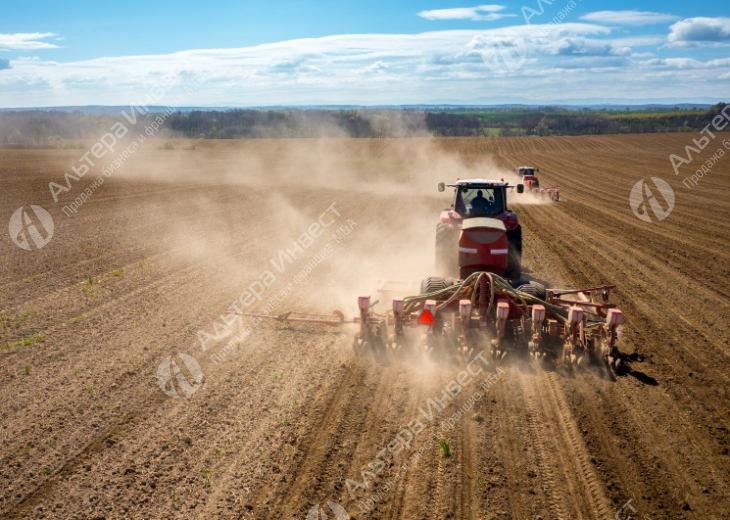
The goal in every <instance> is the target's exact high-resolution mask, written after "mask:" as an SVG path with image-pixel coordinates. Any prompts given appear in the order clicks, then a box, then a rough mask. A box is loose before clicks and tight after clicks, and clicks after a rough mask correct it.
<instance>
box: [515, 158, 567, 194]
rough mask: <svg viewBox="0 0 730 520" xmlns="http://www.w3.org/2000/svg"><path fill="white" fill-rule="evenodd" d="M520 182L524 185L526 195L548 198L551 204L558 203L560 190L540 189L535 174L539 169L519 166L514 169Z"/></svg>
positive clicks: (538, 180) (556, 188)
mask: <svg viewBox="0 0 730 520" xmlns="http://www.w3.org/2000/svg"><path fill="white" fill-rule="evenodd" d="M516 171H517V175H519V177H520V180H521V181H522V182H523V183H524V184H525V187H526V188H527V192H528V193H532V194H534V195H538V196H540V197H543V198H545V197H550V200H552V201H553V202H560V188H558V187H555V188H540V179H538V178H537V175H536V174H537V172H539V171H540V168H534V167H532V166H520V167H519V168H517V169H516Z"/></svg>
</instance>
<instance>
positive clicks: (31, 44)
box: [0, 33, 58, 51]
mask: <svg viewBox="0 0 730 520" xmlns="http://www.w3.org/2000/svg"><path fill="white" fill-rule="evenodd" d="M51 36H55V34H54V33H16V34H0V51H35V50H38V49H58V45H54V44H52V43H47V42H41V41H38V40H42V39H43V38H50V37H51Z"/></svg>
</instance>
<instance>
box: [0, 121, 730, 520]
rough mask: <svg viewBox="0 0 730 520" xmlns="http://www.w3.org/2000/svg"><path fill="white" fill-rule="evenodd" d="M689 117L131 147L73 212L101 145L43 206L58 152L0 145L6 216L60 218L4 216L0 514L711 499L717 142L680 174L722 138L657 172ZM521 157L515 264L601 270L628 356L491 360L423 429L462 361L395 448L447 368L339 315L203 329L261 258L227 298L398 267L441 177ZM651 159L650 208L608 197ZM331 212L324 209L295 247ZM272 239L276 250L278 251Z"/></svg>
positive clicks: (422, 253) (537, 273)
mask: <svg viewBox="0 0 730 520" xmlns="http://www.w3.org/2000/svg"><path fill="white" fill-rule="evenodd" d="M691 137H692V136H689V134H671V135H638V136H637V135H630V136H600V137H575V138H539V139H538V138H530V139H528V138H524V139H522V138H506V139H444V140H438V139H432V140H426V139H413V140H408V139H403V140H350V141H348V140H318V141H309V140H292V141H278V140H260V141H200V142H196V143H195V144H196V149H195V150H194V151H188V150H176V151H168V150H156V149H153V147H147V148H143V149H141V150H139V151H137V152H136V153H135V154H134V155H133V156H132V157H131V158H130V159H129V160H128V162H126V163H125V164H124V165H123V166H122V167H121V168H120V169H119V170H118V171H116V172H115V173H114V174H113V175H112V176H111V177H109V178H104V179H105V182H104V184H102V185H101V186H99V187H98V188H97V189H96V190H95V191H94V192H93V193H92V194H91V195H90V196H88V200H87V201H86V202H84V203H83V204H82V205H81V206H79V207H78V209H77V213H72V214H71V216H66V214H64V212H63V211H62V208H63V206H64V205H68V204H70V203H71V202H72V201H73V200H74V199H75V198H76V197H80V196H81V193H82V192H83V191H84V190H85V189H87V187H88V186H90V185H91V183H92V182H93V179H92V176H93V177H94V178H95V177H96V175H99V174H100V170H96V171H98V173H96V174H93V173H90V174H87V176H86V177H84V178H83V179H81V180H80V181H73V180H71V181H70V183H71V184H70V185H71V187H70V190H69V192H68V193H62V194H61V196H60V198H59V202H58V203H54V202H53V198H52V196H51V194H50V191H49V187H48V184H49V182H57V183H59V184H63V185H64V186H66V183H65V181H64V180H63V174H64V172H70V171H71V170H70V166H71V165H74V164H77V161H78V157H77V156H79V155H81V154H79V152H78V151H66V150H64V151H60V150H59V151H9V150H5V151H0V179H2V181H1V182H2V190H1V191H0V208H1V211H0V214H1V215H2V219H0V220H1V221H2V222H8V221H9V220H10V218H11V216H12V215H13V213H14V212H15V211H16V210H17V209H18V208H19V207H21V206H29V205H31V204H33V205H38V206H42V207H44V208H45V209H46V210H47V211H48V212H49V213H50V214H51V216H52V217H53V220H54V223H55V229H54V234H53V238H52V239H51V241H50V242H49V243H48V244H47V245H46V246H45V247H43V248H42V249H39V250H37V249H35V248H34V250H32V251H26V250H23V249H21V248H19V247H17V246H16V245H15V244H14V243H13V242H12V241H11V239H10V237H9V236H8V235H7V234H6V235H4V238H3V240H2V259H3V261H2V264H1V265H0V287H1V289H0V315H1V316H0V335H1V336H2V343H0V517H2V518H8V519H20V518H24V519H102V518H105V519H116V518H120V519H121V518H130V519H143V518H154V519H168V518H180V519H189V518H190V519H192V518H195V519H201V520H203V519H238V518H246V519H249V518H250V519H254V518H255V519H304V518H306V517H307V514H308V513H309V512H310V510H312V508H313V507H315V506H316V505H317V504H322V506H323V507H324V508H325V510H326V511H327V513H328V514H330V510H329V506H327V505H326V504H327V502H333V503H336V504H340V505H341V506H343V507H344V508H345V509H346V510H347V511H348V513H349V515H350V516H351V517H352V518H358V519H368V518H372V519H396V518H398V519H401V518H402V519H434V520H435V519H446V518H452V519H457V520H467V519H473V520H477V519H519V520H524V519H530V520H534V519H537V518H542V519H544V520H549V519H555V520H558V519H566V520H567V519H599V520H607V519H609V518H614V515H615V514H616V512H617V510H618V509H619V508H620V507H622V506H623V505H624V504H626V502H628V501H629V500H631V506H632V507H633V508H634V509H635V510H636V512H632V510H631V509H629V508H627V509H626V510H625V511H624V512H623V513H621V514H620V515H619V517H620V518H626V517H628V516H629V514H631V516H633V517H634V518H644V517H647V518H651V519H653V520H657V519H685V518H686V519H694V518H696V519H702V520H707V519H718V520H719V519H727V518H730V451H729V450H730V395H729V388H730V370H728V366H730V340H729V339H728V338H729V337H730V336H729V331H728V324H729V323H730V304H729V301H730V299H729V298H730V266H729V260H730V191H729V190H730V158H728V157H725V158H724V159H721V160H720V161H719V162H718V163H717V164H716V165H715V166H714V167H713V168H712V171H711V173H710V174H708V175H706V176H705V177H703V178H702V179H700V181H699V185H697V186H694V185H693V186H692V189H688V188H686V187H685V186H684V185H683V184H682V180H683V179H684V178H685V177H688V176H689V175H691V174H692V173H694V171H695V170H696V169H698V168H699V167H700V166H701V162H700V161H703V160H705V161H706V160H708V159H709V158H710V157H711V156H712V154H713V153H714V152H715V151H716V149H717V147H715V149H714V150H713V151H712V152H710V147H708V149H707V151H706V152H704V154H703V156H702V157H701V158H699V159H695V161H694V162H693V163H692V165H691V166H692V167H691V168H690V167H687V168H686V171H683V175H679V176H675V175H674V172H673V170H672V167H671V164H670V162H669V155H670V154H672V153H675V154H681V153H682V152H683V150H684V147H685V146H686V145H687V144H691ZM182 144H187V143H182ZM523 164H527V165H534V166H538V167H540V173H539V175H540V178H541V182H542V184H543V186H553V185H557V186H560V188H561V195H562V197H563V199H564V202H562V203H560V204H525V203H520V200H519V199H513V200H512V201H511V203H510V206H511V207H512V208H513V209H515V210H516V211H517V212H518V213H519V215H520V219H521V222H522V226H523V230H524V231H523V232H524V237H525V246H524V266H525V268H526V271H527V272H528V273H529V275H530V276H532V277H534V278H537V279H539V280H543V281H545V282H547V283H548V284H550V285H551V286H554V287H561V286H565V285H567V286H573V287H582V286H593V285H599V284H604V283H612V284H616V285H617V286H618V287H617V289H616V290H615V292H614V293H613V294H612V298H613V299H614V301H615V302H616V303H617V304H618V307H619V308H620V309H622V310H623V312H624V314H625V316H626V322H625V324H624V325H623V326H622V331H621V337H620V349H621V351H622V352H623V353H624V354H626V355H627V359H628V360H629V361H628V368H627V370H626V371H625V373H623V374H621V375H619V376H617V377H610V376H607V375H605V373H603V372H602V371H600V370H594V369H591V368H585V369H579V370H576V371H575V372H573V373H567V372H566V373H563V372H555V371H548V370H544V369H543V368H541V367H540V366H537V365H533V364H530V363H522V362H519V363H518V362H510V360H509V358H508V359H506V360H505V363H504V365H502V366H501V369H502V370H503V372H504V373H500V378H499V379H497V380H496V382H494V384H493V385H492V386H491V388H490V390H489V392H488V393H487V392H482V394H484V395H483V396H482V397H481V398H479V399H477V400H475V401H474V400H473V406H471V407H470V408H469V410H468V412H466V414H465V415H464V416H463V417H462V418H460V420H458V421H455V426H454V428H453V429H451V430H450V431H448V433H446V434H445V436H444V439H443V440H445V441H446V442H448V443H449V446H450V452H451V453H450V456H448V457H444V456H442V455H443V454H442V451H441V449H440V447H439V445H438V443H437V444H435V445H430V444H432V439H433V432H434V430H435V428H440V427H441V426H442V425H443V424H444V422H445V421H447V420H448V419H449V418H451V417H452V416H453V414H454V413H455V412H456V411H457V410H458V409H460V407H462V406H465V405H466V406H468V403H469V401H470V398H472V396H473V395H474V392H475V391H477V386H476V383H471V385H472V386H466V387H465V389H464V391H462V392H461V393H460V394H459V395H458V396H456V397H455V398H454V399H453V402H448V400H447V407H446V408H445V409H444V411H443V412H442V413H441V414H439V415H438V416H437V417H435V419H434V422H433V423H432V424H428V425H427V427H426V429H425V430H424V431H423V432H422V433H420V434H419V435H417V436H416V437H415V438H414V439H413V440H412V441H411V442H410V449H403V450H402V451H400V452H399V453H398V454H396V455H393V454H391V453H390V452H388V451H387V450H386V447H387V446H388V444H389V443H390V442H391V441H392V440H393V439H394V438H395V437H396V436H397V435H398V434H399V433H401V434H402V432H403V428H404V427H405V426H406V425H407V424H408V423H409V422H410V421H412V420H413V419H414V418H416V417H421V419H423V416H422V415H421V414H420V412H419V408H422V407H425V406H426V404H427V401H428V399H429V398H434V397H437V396H442V395H443V394H442V392H443V390H444V388H446V387H447V385H448V384H449V382H450V381H452V380H454V379H455V378H456V376H457V374H458V373H459V372H460V371H462V370H464V369H465V367H460V366H434V365H433V364H429V363H424V362H416V360H414V362H408V361H406V362H397V363H393V364H391V365H388V366H386V365H382V364H378V363H376V362H375V361H374V360H371V359H367V358H358V357H356V356H355V354H354V352H353V349H352V336H353V334H354V330H353V329H351V328H346V327H343V328H342V329H340V328H329V327H324V326H316V325H306V324H303V325H284V324H281V323H277V322H272V321H266V322H263V323H261V324H258V325H256V326H253V327H252V331H251V332H250V334H248V335H247V336H246V337H245V338H243V339H241V340H240V341H237V342H236V344H234V345H233V348H230V349H229V352H227V353H226V352H224V353H223V355H221V351H223V349H224V347H225V346H226V344H227V343H228V341H230V340H231V338H233V335H234V334H236V333H237V332H239V330H240V329H239V328H236V327H241V321H243V323H244V324H246V323H250V320H249V319H248V318H245V319H243V320H241V321H238V322H235V324H234V326H233V327H232V328H229V329H226V330H223V331H222V332H221V335H220V336H221V337H220V338H219V340H217V341H216V340H210V341H207V342H206V345H205V350H204V349H203V347H202V345H201V341H200V339H199V332H198V331H204V332H205V333H207V334H211V335H213V334H214V322H217V323H218V324H222V323H223V318H222V317H221V315H224V316H225V317H229V315H225V314H224V313H225V312H226V310H227V309H229V306H230V305H231V304H232V303H233V302H236V300H237V299H238V298H239V296H241V295H242V293H244V292H245V291H247V290H249V287H251V286H252V284H254V283H255V282H257V281H263V280H264V278H266V276H265V275H264V272H265V271H269V272H270V273H271V274H272V275H274V278H275V281H271V279H270V278H266V280H267V285H263V284H260V287H261V288H263V289H264V292H263V296H262V298H263V300H262V301H258V300H256V301H255V302H254V303H253V304H252V305H251V306H250V307H248V309H247V310H254V311H256V310H260V309H262V308H264V307H265V306H266V305H267V303H268V302H270V301H271V300H272V298H275V297H276V296H279V300H277V307H276V309H275V310H272V312H273V313H274V314H278V313H280V312H284V311H288V310H303V311H310V312H330V311H332V310H333V309H341V310H342V311H344V312H345V314H346V315H348V316H355V315H356V301H357V296H358V295H360V294H365V293H367V292H369V291H371V289H372V287H373V284H374V283H375V281H376V280H377V279H386V278H387V279H395V280H405V281H413V282H416V283H418V282H419V281H420V279H421V278H422V277H424V276H427V275H429V274H431V271H432V270H433V241H434V231H435V225H436V222H437V220H438V213H439V211H440V210H441V209H443V207H445V206H447V205H448V204H449V202H450V201H449V199H448V196H446V194H439V193H438V192H437V190H436V182H438V181H440V180H444V181H452V180H454V178H456V177H462V178H466V177H496V176H501V175H503V174H504V173H503V172H504V171H505V170H507V169H509V168H514V167H516V166H520V165H523ZM650 177H658V178H661V179H664V180H665V181H667V182H668V183H669V184H670V185H671V186H672V187H673V189H674V193H675V196H676V201H675V206H674V209H673V211H672V212H671V214H670V215H669V216H668V217H667V218H666V219H664V220H662V221H658V220H657V219H656V218H653V215H652V218H653V222H651V223H647V222H643V221H641V220H640V219H638V218H637V217H636V216H635V215H634V213H633V212H632V210H631V208H630V206H629V195H630V192H631V189H632V188H633V186H634V185H635V184H636V182H637V181H639V180H640V179H642V178H644V179H647V180H648V179H649V178H650ZM651 186H653V185H651ZM333 203H334V204H335V206H334V209H330V210H329V211H327V210H328V208H332V204H333ZM662 204H664V202H662ZM335 210H336V211H335ZM325 212H326V215H325V216H324V218H323V219H322V220H321V222H325V223H328V222H330V221H335V224H333V225H331V226H330V227H328V228H327V229H325V230H324V233H322V234H321V235H320V236H319V237H317V238H314V239H313V240H312V243H311V245H309V247H307V248H306V249H304V248H302V251H296V250H295V246H294V242H295V241H296V240H297V238H298V237H300V236H301V235H302V234H303V233H305V232H307V231H308V230H309V229H312V228H311V227H310V226H311V225H312V224H313V223H315V222H317V221H318V219H320V215H322V214H323V213H325ZM650 213H651V212H650ZM345 225H347V226H349V228H348V229H351V231H348V233H347V234H346V235H345V234H344V233H342V227H341V226H345ZM6 229H7V228H6ZM315 229H317V228H316V227H315ZM337 232H340V234H339V235H337ZM286 249H289V250H290V251H293V252H294V253H295V254H296V259H294V260H293V261H292V263H291V264H289V263H285V264H281V267H282V268H283V269H282V270H283V272H281V271H282V270H278V269H276V266H275V265H274V263H279V259H280V257H279V251H285V250H286ZM272 260H274V262H273V263H272ZM308 265H309V266H310V268H309V271H310V272H309V273H306V272H307V266H308ZM302 271H304V273H303V274H305V273H306V278H305V277H304V276H303V275H302V276H300V275H299V273H302ZM262 275H263V276H264V278H262ZM254 287H256V288H258V287H259V286H258V285H254ZM237 305H238V306H239V307H240V306H241V303H240V301H239V302H238V303H237ZM381 305H384V306H387V305H388V302H383V303H381ZM202 337H203V338H207V336H205V335H203V336H202ZM178 353H183V354H187V355H189V356H192V357H193V358H194V359H195V360H197V362H198V363H199V364H200V366H201V368H202V374H203V382H202V385H201V386H200V387H199V388H198V389H197V390H196V391H195V392H194V393H193V394H191V395H190V396H189V397H184V396H181V397H180V398H178V399H173V398H171V397H169V396H168V395H166V394H165V393H163V391H162V390H161V388H160V387H159V386H158V381H157V371H158V366H159V365H160V363H161V362H162V361H163V359H165V358H166V357H167V356H169V355H175V356H176V357H175V358H174V359H178V360H179V358H178V357H177V354H178ZM214 355H215V357H214ZM475 366H476V365H475ZM483 370H484V371H483V372H482V374H481V375H480V377H482V376H484V375H485V374H487V373H488V372H496V367H495V366H491V365H490V366H489V367H484V369H483ZM191 381H192V380H191ZM419 448H423V449H422V451H421V452H422V455H421V456H419V457H415V458H413V457H412V456H413V454H414V453H416V452H418V450H419ZM382 450H386V452H385V453H387V454H388V459H389V460H386V459H385V458H380V459H379V458H378V455H379V453H381V452H382ZM379 461H380V462H379ZM404 464H409V467H410V469H409V470H408V471H402V469H403V468H404ZM363 471H365V472H369V473H370V474H371V475H372V476H373V478H369V482H368V484H369V485H368V487H367V489H362V488H355V489H354V490H353V495H354V499H353V498H352V496H351V495H350V493H349V492H348V480H349V481H351V482H349V486H350V488H352V487H353V486H352V482H362V481H363V473H362V472H363ZM365 475H366V476H367V473H366V474H365ZM396 475H399V478H398V479H397V480H395V477H396ZM386 486H387V492H386ZM374 495H375V497H376V498H377V500H373V496H374ZM368 499H370V500H371V502H370V503H369V504H370V505H372V508H371V507H370V506H368V505H366V504H368V502H367V500H368ZM330 518H334V515H332V514H330Z"/></svg>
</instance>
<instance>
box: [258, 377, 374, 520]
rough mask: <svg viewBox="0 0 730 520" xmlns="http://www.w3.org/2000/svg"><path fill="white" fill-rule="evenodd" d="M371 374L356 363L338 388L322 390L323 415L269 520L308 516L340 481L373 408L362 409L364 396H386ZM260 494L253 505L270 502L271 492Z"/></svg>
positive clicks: (303, 440)
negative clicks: (342, 466) (343, 466)
mask: <svg viewBox="0 0 730 520" xmlns="http://www.w3.org/2000/svg"><path fill="white" fill-rule="evenodd" d="M369 372H370V371H369V367H367V366H366V365H365V364H364V363H362V362H355V363H353V364H352V366H351V370H350V372H349V373H348V374H347V375H346V376H345V377H343V378H342V379H341V380H340V381H339V382H338V384H337V385H336V386H335V387H332V388H330V387H325V388H324V389H323V390H322V392H321V393H320V395H319V396H318V398H317V400H318V401H320V402H323V407H322V409H321V412H319V413H318V414H317V417H318V419H319V420H318V421H315V423H314V424H313V425H312V427H313V429H314V432H313V434H310V435H307V436H306V437H304V438H303V439H302V441H301V443H300V449H301V452H300V454H299V455H298V457H297V458H296V460H295V462H294V467H293V468H291V469H290V474H291V479H290V481H291V484H290V485H287V486H286V487H285V488H284V489H283V490H281V489H280V490H279V492H280V494H278V493H277V495H278V496H275V497H272V498H273V504H271V505H267V509H271V508H272V507H273V508H274V510H275V512H274V514H273V516H271V517H270V518H285V517H291V516H294V515H299V514H303V515H306V513H307V508H308V507H311V506H312V505H314V503H316V502H313V500H315V497H318V496H321V495H323V493H322V488H324V487H328V486H331V484H332V483H333V482H338V481H339V480H340V478H339V476H338V475H337V471H338V469H337V467H336V466H337V464H338V463H339V464H343V463H345V462H346V461H348V460H349V459H350V458H351V457H352V455H353V452H354V446H353V444H354V441H353V439H354V438H358V437H360V436H361V435H362V432H363V426H364V423H365V421H366V417H367V415H368V413H369V412H370V411H371V410H372V408H373V406H372V405H370V404H365V405H364V406H363V403H362V395H376V397H379V399H382V398H383V397H384V394H383V393H382V391H378V383H382V381H378V380H377V378H376V377H374V376H373V375H372V374H371V373H369ZM364 412H367V413H364ZM302 446H304V448H303V449H302ZM260 492H263V495H264V496H261V495H259V496H257V497H256V498H255V499H254V500H253V503H254V504H260V503H261V501H262V499H263V500H264V501H266V502H268V501H269V500H271V499H268V500H267V499H266V498H265V495H266V494H267V493H268V490H260ZM303 502H304V503H303ZM254 510H256V508H255V507H254Z"/></svg>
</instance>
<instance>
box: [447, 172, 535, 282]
mask: <svg viewBox="0 0 730 520" xmlns="http://www.w3.org/2000/svg"><path fill="white" fill-rule="evenodd" d="M446 186H447V185H446V184H444V183H441V184H439V191H445V189H446ZM448 187H451V188H454V202H453V204H452V205H451V208H447V209H446V210H444V211H443V212H442V213H441V218H440V222H439V223H438V225H437V227H436V269H437V271H439V274H441V275H443V276H446V277H453V278H458V279H461V280H465V279H466V278H468V277H469V276H470V275H471V274H473V273H477V272H490V273H494V274H496V275H498V276H502V277H504V278H507V279H509V280H514V281H516V280H519V278H520V269H521V264H522V227H521V226H520V222H519V219H518V218H517V214H516V213H514V212H512V211H510V210H509V209H508V207H507V190H511V189H514V188H517V192H518V193H523V191H524V185H522V184H518V185H517V186H514V185H509V184H508V183H507V182H504V181H494V180H487V179H471V180H459V181H456V183H455V184H449V185H448Z"/></svg>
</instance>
